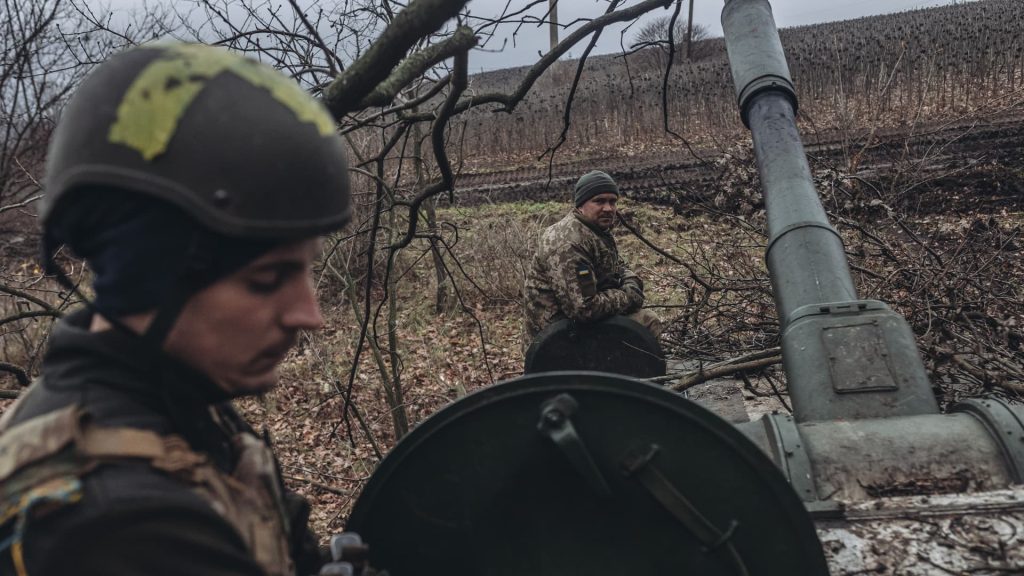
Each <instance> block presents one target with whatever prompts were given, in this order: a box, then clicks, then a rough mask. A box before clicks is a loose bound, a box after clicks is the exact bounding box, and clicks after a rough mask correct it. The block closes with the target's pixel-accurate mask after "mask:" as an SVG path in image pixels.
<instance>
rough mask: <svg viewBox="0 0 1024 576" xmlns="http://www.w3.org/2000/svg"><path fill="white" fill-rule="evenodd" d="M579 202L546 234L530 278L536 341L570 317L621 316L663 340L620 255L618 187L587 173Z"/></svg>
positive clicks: (529, 320)
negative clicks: (615, 228)
mask: <svg viewBox="0 0 1024 576" xmlns="http://www.w3.org/2000/svg"><path fill="white" fill-rule="evenodd" d="M573 200H574V204H575V207H574V209H573V210H572V211H571V212H570V213H569V214H567V215H566V216H565V218H562V219H561V220H560V221H559V222H557V223H556V224H554V225H552V226H550V227H549V228H548V229H547V230H545V231H544V234H543V236H541V239H540V243H539V244H538V246H537V252H536V254H535V255H534V257H533V263H532V265H531V266H530V271H529V273H528V274H527V277H526V287H525V295H526V329H527V333H528V334H529V337H530V339H531V340H532V339H533V338H535V337H536V336H537V334H538V333H539V332H540V331H541V330H543V329H544V328H545V327H547V326H548V325H550V324H552V323H554V322H557V321H559V320H562V319H565V318H568V319H569V320H572V321H574V322H596V321H599V320H603V319H605V318H608V317H610V316H615V315H624V316H628V317H629V318H631V319H633V320H636V321H637V322H639V323H640V324H642V325H644V326H645V327H647V329H648V330H650V331H651V332H652V333H653V334H654V335H655V336H657V335H658V334H659V333H660V331H661V322H660V320H659V319H658V317H657V316H656V315H655V314H654V313H653V312H650V311H648V310H643V309H642V306H643V304H644V285H643V282H642V281H641V280H640V278H639V277H638V276H637V275H636V274H635V273H633V272H632V271H631V270H630V269H629V268H627V267H626V264H625V262H623V261H622V258H620V257H619V250H618V247H617V246H616V244H615V238H614V237H613V236H612V234H611V229H612V227H613V226H614V225H615V222H616V219H617V218H618V212H617V207H616V206H617V203H618V200H619V187H618V185H616V184H615V181H614V180H613V179H612V178H611V176H609V175H608V174H606V173H604V172H601V171H599V170H594V171H591V172H587V173H586V174H584V175H583V176H582V177H580V179H579V180H578V181H577V182H576V187H575V190H574V194H573Z"/></svg>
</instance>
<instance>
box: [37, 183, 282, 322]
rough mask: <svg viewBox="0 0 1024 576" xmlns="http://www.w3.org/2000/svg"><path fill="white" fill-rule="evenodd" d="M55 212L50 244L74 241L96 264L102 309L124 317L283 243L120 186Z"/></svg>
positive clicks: (202, 284)
mask: <svg viewBox="0 0 1024 576" xmlns="http://www.w3.org/2000/svg"><path fill="white" fill-rule="evenodd" d="M81 196H83V197H89V200H83V201H82V202H78V203H74V204H76V205H74V206H70V207H69V208H70V209H68V210H65V211H63V214H62V217H60V218H54V219H53V222H51V226H49V227H48V228H49V229H48V230H47V233H46V236H47V238H46V244H47V245H49V248H47V250H49V251H50V253H51V254H52V250H53V247H55V246H56V245H59V244H62V243H64V244H67V245H68V247H69V248H71V251H72V252H74V253H75V254H76V255H77V256H79V257H81V258H84V259H86V260H87V261H88V262H89V266H90V268H92V270H93V275H94V276H93V288H94V290H95V293H96V296H95V301H94V302H93V305H94V307H95V308H96V310H98V311H99V312H100V313H101V314H103V315H105V316H107V317H113V318H117V317H120V316H123V315H126V314H133V313H138V312H143V311H146V310H151V309H154V308H158V307H160V306H161V305H162V304H163V303H164V302H165V301H166V300H167V298H168V297H169V296H170V295H171V294H172V293H173V292H174V291H181V290H184V291H185V292H188V293H195V292H197V291H199V290H201V289H202V288H204V287H206V286H208V285H210V284H212V283H214V282H216V281H217V280H218V279H220V278H223V277H224V276H227V275H228V274H231V273H232V272H234V271H235V270H238V269H239V268H242V267H243V266H245V265H246V264H248V263H249V262H251V261H253V260H255V259H256V258H258V257H259V256H260V255H262V254H264V253H266V252H268V251H270V250H271V249H273V248H274V246H276V245H279V244H280V241H272V240H254V239H249V238H245V239H243V238H230V237H226V236H222V235H220V234H216V233H214V232H212V231H209V230H207V229H205V228H203V227H202V226H201V225H200V224H199V223H198V222H196V221H195V220H193V219H192V218H191V217H190V216H188V215H187V214H186V213H185V212H183V211H181V210H179V209H178V208H176V207H174V206H171V205H169V204H166V203H164V202H161V201H158V200H154V199H151V198H147V197H144V196H140V195H138V194H130V193H127V192H120V191H104V192H103V193H98V194H83V195H81Z"/></svg>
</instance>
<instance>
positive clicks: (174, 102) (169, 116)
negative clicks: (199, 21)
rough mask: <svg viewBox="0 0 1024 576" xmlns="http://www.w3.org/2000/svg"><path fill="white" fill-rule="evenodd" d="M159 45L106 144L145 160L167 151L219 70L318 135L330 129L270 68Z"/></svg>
mask: <svg viewBox="0 0 1024 576" xmlns="http://www.w3.org/2000/svg"><path fill="white" fill-rule="evenodd" d="M164 49H165V50H166V55H165V56H163V57H161V58H158V59H156V60H154V61H153V62H151V63H150V64H149V65H147V66H146V67H145V68H144V69H143V70H142V72H141V73H140V74H139V75H138V76H137V77H136V78H135V81H134V82H132V85H131V86H130V87H129V88H128V91H127V92H125V95H124V97H123V98H122V99H121V103H120V105H118V107H117V120H116V121H115V122H114V123H113V124H112V125H111V126H110V131H109V132H108V134H107V139H108V140H109V141H110V142H112V143H115V144H124V145H125V146H128V147H130V148H132V149H134V150H137V151H138V152H139V153H140V154H142V157H143V158H145V159H146V160H152V159H153V158H156V157H157V156H159V155H160V154H162V153H163V152H164V151H166V150H167V145H168V144H169V143H170V141H171V138H173V137H174V133H175V132H176V131H177V129H178V122H179V121H180V120H181V118H182V116H184V115H185V112H186V111H187V110H188V107H189V105H190V104H191V103H192V101H193V100H195V98H196V96H198V95H199V93H200V92H202V90H203V88H204V87H205V85H206V83H207V82H208V81H210V80H212V79H213V78H216V77H217V76H218V75H220V74H223V73H225V72H230V73H232V74H234V75H235V76H238V77H239V78H241V79H243V80H245V81H247V82H249V83H250V84H252V85H253V86H258V87H260V88H263V89H265V90H267V91H268V92H270V94H271V96H272V97H273V98H274V99H275V100H277V101H278V102H280V103H281V104H283V105H284V106H285V107H287V108H288V109H289V110H291V111H292V112H294V113H295V116H296V117H297V118H298V119H299V120H300V121H301V122H308V123H310V124H312V125H313V126H315V127H316V128H317V130H318V131H319V132H320V135H321V136H328V135H330V134H331V133H332V132H334V120H333V119H332V118H331V116H330V114H328V113H327V110H326V109H325V108H324V107H323V106H322V105H321V104H320V103H318V102H317V101H316V100H314V99H313V98H312V97H310V95H309V94H307V93H306V92H305V91H304V90H303V89H302V88H300V87H299V85H298V84H296V83H295V82H293V81H292V80H291V79H289V78H287V77H286V76H283V75H281V74H280V73H279V72H277V71H276V70H274V69H273V68H271V67H270V66H267V65H265V64H262V63H260V62H257V61H255V60H251V59H249V58H243V57H241V56H237V55H235V54H232V53H230V52H228V51H227V50H224V49H221V48H213V47H210V46H205V45H202V44H171V45H166V46H164Z"/></svg>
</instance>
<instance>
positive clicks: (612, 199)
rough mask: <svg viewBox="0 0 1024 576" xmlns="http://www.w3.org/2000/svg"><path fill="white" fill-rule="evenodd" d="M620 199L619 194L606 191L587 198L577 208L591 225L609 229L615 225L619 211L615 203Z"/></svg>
mask: <svg viewBox="0 0 1024 576" xmlns="http://www.w3.org/2000/svg"><path fill="white" fill-rule="evenodd" d="M618 201H619V197H618V195H616V194H614V193H612V192H605V193H603V194H598V195H597V196H594V197H593V198H591V199H590V200H587V201H586V202H584V203H583V205H582V206H580V207H579V208H577V209H576V210H577V211H578V212H579V214H580V217H582V218H583V220H584V221H586V222H587V223H588V224H590V225H591V226H596V227H597V228H600V229H601V230H609V229H611V227H612V226H614V225H615V215H616V213H617V212H616V210H617V209H616V207H615V205H616V203H618Z"/></svg>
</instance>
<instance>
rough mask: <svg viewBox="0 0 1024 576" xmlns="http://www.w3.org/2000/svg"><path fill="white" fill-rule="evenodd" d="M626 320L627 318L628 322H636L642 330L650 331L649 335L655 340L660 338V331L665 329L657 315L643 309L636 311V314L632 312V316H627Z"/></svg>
mask: <svg viewBox="0 0 1024 576" xmlns="http://www.w3.org/2000/svg"><path fill="white" fill-rule="evenodd" d="M626 318H629V319H630V320H632V321H634V322H637V323H639V324H640V325H641V326H643V327H644V328H647V329H648V330H650V331H651V334H654V337H655V338H657V337H658V336H661V331H662V330H664V329H665V325H664V323H663V322H662V321H661V318H659V317H658V315H657V314H655V313H654V312H652V311H650V310H645V309H643V308H641V309H639V310H637V311H636V312H633V313H632V314H627V315H626Z"/></svg>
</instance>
